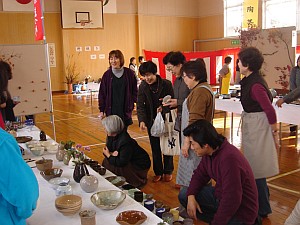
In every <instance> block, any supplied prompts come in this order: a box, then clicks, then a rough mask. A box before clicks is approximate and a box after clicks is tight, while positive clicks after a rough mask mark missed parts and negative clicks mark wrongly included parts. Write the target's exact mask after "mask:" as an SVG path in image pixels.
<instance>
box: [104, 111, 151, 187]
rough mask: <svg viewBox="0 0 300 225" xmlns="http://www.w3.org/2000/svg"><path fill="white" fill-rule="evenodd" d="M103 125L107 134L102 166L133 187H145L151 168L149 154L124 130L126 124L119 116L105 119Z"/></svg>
mask: <svg viewBox="0 0 300 225" xmlns="http://www.w3.org/2000/svg"><path fill="white" fill-rule="evenodd" d="M102 125H103V126H104V129H105V131H106V133H107V139H106V146H105V147H104V148H103V154H104V156H105V158H104V160H103V162H102V165H103V166H104V167H105V168H106V169H108V170H109V171H111V172H113V173H114V174H116V175H119V176H123V177H125V179H126V181H127V182H128V183H130V184H131V185H133V186H135V187H138V188H141V187H143V186H144V185H145V184H146V183H147V174H148V171H149V168H150V166H151V161H150V157H149V155H148V153H147V152H146V151H145V150H144V149H143V148H142V147H140V146H139V145H138V143H137V142H136V141H135V140H134V139H132V138H131V137H130V135H129V134H128V133H127V130H126V129H124V127H125V126H124V122H123V121H122V119H121V118H120V117H118V116H117V115H111V116H108V117H105V118H104V119H103V120H102Z"/></svg>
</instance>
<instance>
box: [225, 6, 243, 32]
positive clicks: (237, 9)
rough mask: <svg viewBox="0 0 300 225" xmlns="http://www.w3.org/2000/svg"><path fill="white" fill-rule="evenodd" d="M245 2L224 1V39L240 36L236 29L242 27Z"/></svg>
mask: <svg viewBox="0 0 300 225" xmlns="http://www.w3.org/2000/svg"><path fill="white" fill-rule="evenodd" d="M242 21H243V0H224V37H230V36H238V33H237V32H236V31H235V30H236V28H240V27H241V26H242Z"/></svg>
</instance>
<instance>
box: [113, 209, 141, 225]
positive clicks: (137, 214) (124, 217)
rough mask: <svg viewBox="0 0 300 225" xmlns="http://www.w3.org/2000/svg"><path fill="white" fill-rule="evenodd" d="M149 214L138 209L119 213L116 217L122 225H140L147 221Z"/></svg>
mask: <svg viewBox="0 0 300 225" xmlns="http://www.w3.org/2000/svg"><path fill="white" fill-rule="evenodd" d="M146 219H147V216H146V215H145V214H144V213H143V212H141V211H136V210H128V211H124V212H121V213H119V215H118V216H117V218H116V221H117V222H118V223H119V224H122V225H139V224H142V223H143V222H145V220H146Z"/></svg>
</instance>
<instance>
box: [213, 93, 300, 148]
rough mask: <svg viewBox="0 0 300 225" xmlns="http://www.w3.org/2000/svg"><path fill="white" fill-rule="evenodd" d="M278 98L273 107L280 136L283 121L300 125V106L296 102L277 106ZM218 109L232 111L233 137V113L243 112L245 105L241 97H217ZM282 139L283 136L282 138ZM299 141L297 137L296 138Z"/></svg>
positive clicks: (275, 99) (274, 100)
mask: <svg viewBox="0 0 300 225" xmlns="http://www.w3.org/2000/svg"><path fill="white" fill-rule="evenodd" d="M277 100H278V99H277V98H274V99H273V107H274V109H275V111H276V115H277V122H280V137H281V123H288V124H297V125H300V118H299V114H300V106H299V105H294V104H285V103H284V104H283V105H282V108H278V107H277V106H275V103H276V101H277ZM215 102H216V106H215V107H216V110H222V111H226V112H230V113H231V138H232V136H233V113H236V114H242V111H243V107H242V104H241V102H240V99H237V98H231V99H218V98H216V99H215ZM280 139H281V138H280ZM296 143H297V138H296Z"/></svg>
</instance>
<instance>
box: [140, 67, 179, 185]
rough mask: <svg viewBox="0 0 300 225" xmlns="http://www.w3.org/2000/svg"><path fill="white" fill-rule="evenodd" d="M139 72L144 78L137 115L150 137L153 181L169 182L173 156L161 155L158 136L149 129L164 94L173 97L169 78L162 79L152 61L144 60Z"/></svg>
mask: <svg viewBox="0 0 300 225" xmlns="http://www.w3.org/2000/svg"><path fill="white" fill-rule="evenodd" d="M139 72H140V74H141V75H142V76H143V77H144V80H143V81H142V83H141V84H140V86H139V91H138V100H137V115H138V120H139V125H140V129H141V130H146V129H147V131H148V136H149V139H150V145H151V150H152V159H153V170H154V173H155V176H154V178H153V182H158V181H160V180H162V179H164V181H166V182H169V181H171V180H172V173H173V170H174V164H173V156H169V155H163V157H162V153H161V148H160V140H159V137H153V136H151V132H150V129H151V127H152V125H153V121H154V119H155V117H156V114H157V109H158V108H160V107H162V101H161V99H162V98H163V97H165V96H166V95H170V96H171V98H174V91H173V87H172V83H171V81H169V80H166V79H162V78H161V77H160V76H159V75H158V74H157V66H156V64H155V63H153V62H152V61H147V62H144V63H143V64H142V65H141V66H140V68H139ZM164 110H169V108H168V107H164V108H163V111H164Z"/></svg>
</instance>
